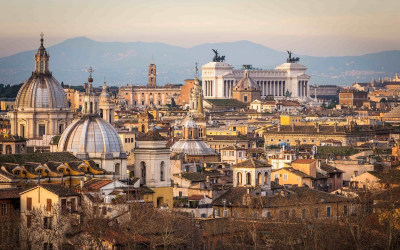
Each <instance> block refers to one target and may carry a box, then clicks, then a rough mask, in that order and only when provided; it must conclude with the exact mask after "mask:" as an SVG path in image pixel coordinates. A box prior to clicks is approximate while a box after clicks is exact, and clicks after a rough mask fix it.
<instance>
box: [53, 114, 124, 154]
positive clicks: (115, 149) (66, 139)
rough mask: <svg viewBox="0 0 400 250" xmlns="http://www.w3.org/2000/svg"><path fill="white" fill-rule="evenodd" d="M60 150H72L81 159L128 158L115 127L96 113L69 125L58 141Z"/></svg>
mask: <svg viewBox="0 0 400 250" xmlns="http://www.w3.org/2000/svg"><path fill="white" fill-rule="evenodd" d="M58 151H59V152H65V151H66V152H71V153H73V154H74V155H75V156H77V157H78V158H80V159H88V158H103V159H111V158H126V153H125V150H124V147H123V145H122V142H121V138H120V137H119V135H118V133H117V131H116V130H115V128H114V127H113V126H112V125H111V124H110V123H108V122H106V121H104V120H103V119H102V118H100V117H98V116H96V115H84V116H83V117H82V118H80V119H78V120H75V121H73V122H72V123H71V125H69V126H68V127H67V129H66V130H65V131H64V133H63V134H62V135H61V138H60V140H59V143H58Z"/></svg>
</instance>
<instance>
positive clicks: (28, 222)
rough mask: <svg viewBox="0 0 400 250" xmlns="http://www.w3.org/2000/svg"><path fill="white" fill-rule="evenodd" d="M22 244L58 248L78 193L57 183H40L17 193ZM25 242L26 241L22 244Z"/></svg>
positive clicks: (76, 208)
mask: <svg viewBox="0 0 400 250" xmlns="http://www.w3.org/2000/svg"><path fill="white" fill-rule="evenodd" d="M20 204H21V219H22V221H23V225H24V227H23V228H22V230H21V235H22V237H23V238H24V239H28V242H27V241H26V240H24V241H23V242H22V244H23V246H22V247H28V246H30V247H31V248H32V249H60V248H61V246H62V245H63V243H65V242H64V240H65V237H64V235H65V231H66V230H67V229H68V226H69V223H70V222H71V220H72V219H73V218H74V214H73V213H74V212H75V211H78V209H79V208H78V207H79V204H80V203H79V194H78V193H76V192H74V191H72V190H71V189H69V188H66V187H64V186H62V185H58V184H40V185H38V186H36V187H33V188H31V189H28V190H26V191H24V192H22V193H20ZM24 244H26V245H24Z"/></svg>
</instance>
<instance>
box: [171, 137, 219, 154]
mask: <svg viewBox="0 0 400 250" xmlns="http://www.w3.org/2000/svg"><path fill="white" fill-rule="evenodd" d="M171 151H172V152H173V153H178V154H179V153H183V154H187V155H216V153H215V151H214V150H213V149H212V148H210V146H209V145H208V144H207V143H205V142H203V141H202V140H200V139H181V140H179V141H177V142H176V143H175V144H174V145H172V147H171Z"/></svg>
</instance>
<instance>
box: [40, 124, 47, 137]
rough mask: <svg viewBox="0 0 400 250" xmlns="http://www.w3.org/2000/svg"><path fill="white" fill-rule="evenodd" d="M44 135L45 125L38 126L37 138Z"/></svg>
mask: <svg viewBox="0 0 400 250" xmlns="http://www.w3.org/2000/svg"><path fill="white" fill-rule="evenodd" d="M45 134H46V125H44V124H39V136H43V135H45Z"/></svg>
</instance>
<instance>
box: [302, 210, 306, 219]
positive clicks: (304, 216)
mask: <svg viewBox="0 0 400 250" xmlns="http://www.w3.org/2000/svg"><path fill="white" fill-rule="evenodd" d="M301 219H302V220H305V219H306V209H305V208H303V209H302V210H301Z"/></svg>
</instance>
